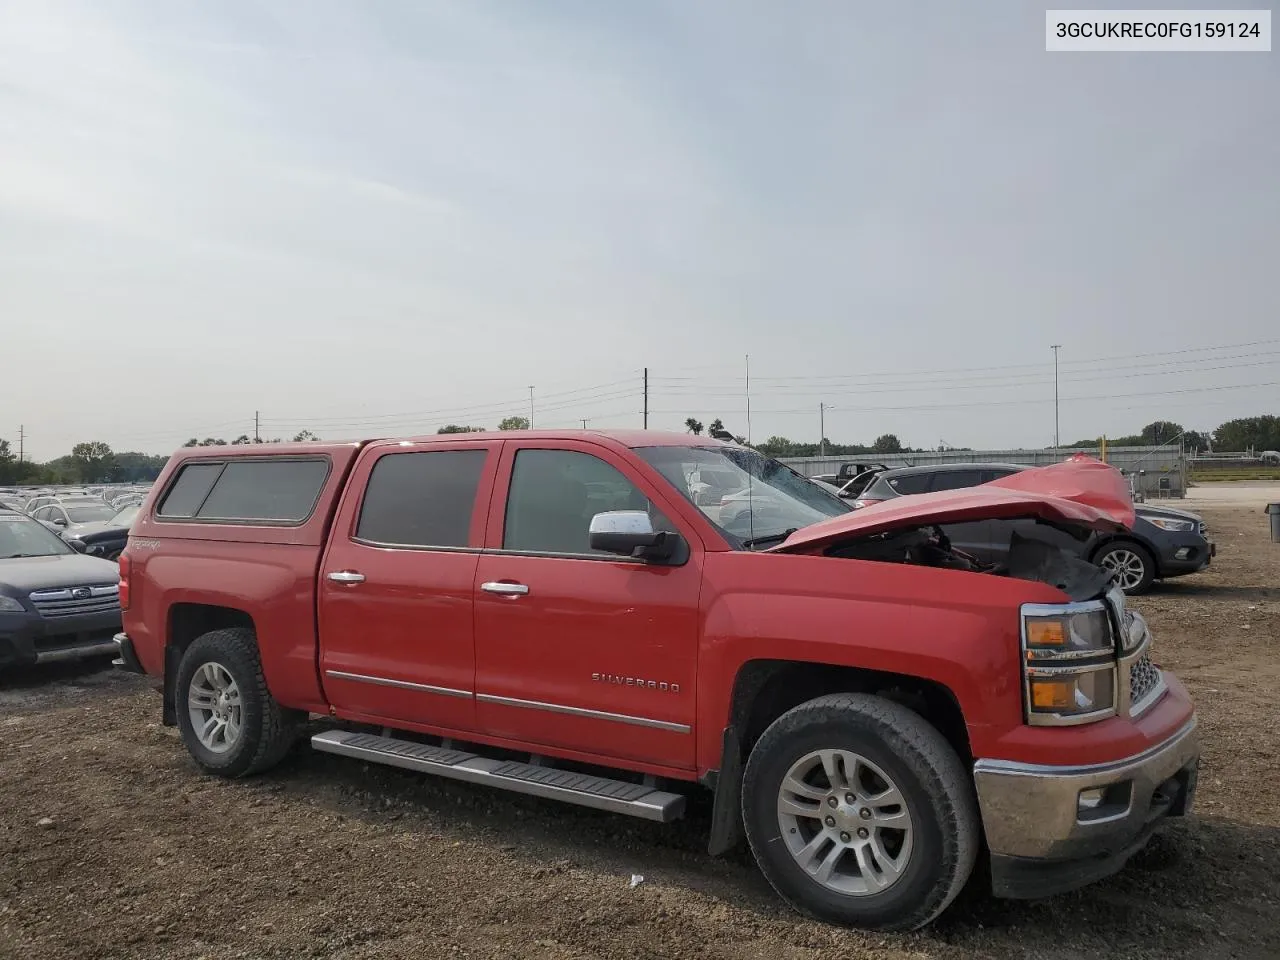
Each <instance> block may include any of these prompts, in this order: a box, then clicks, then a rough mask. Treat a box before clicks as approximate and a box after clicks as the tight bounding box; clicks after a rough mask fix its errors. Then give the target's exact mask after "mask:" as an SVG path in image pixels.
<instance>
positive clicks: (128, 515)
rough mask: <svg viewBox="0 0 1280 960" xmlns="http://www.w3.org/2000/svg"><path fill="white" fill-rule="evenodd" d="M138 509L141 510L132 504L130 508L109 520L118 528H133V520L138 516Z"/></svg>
mask: <svg viewBox="0 0 1280 960" xmlns="http://www.w3.org/2000/svg"><path fill="white" fill-rule="evenodd" d="M139 509H141V508H140V507H139V506H138V505H137V504H134V505H133V506H130V507H125V508H124V509H122V510H121V511H120V512H119V513H117V514H116V515H115V516H114V517H112V518H111V522H112V523H114V524H116V525H117V526H120V527H131V526H133V520H134V518H135V517H137V515H138V510H139Z"/></svg>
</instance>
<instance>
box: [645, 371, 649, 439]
mask: <svg viewBox="0 0 1280 960" xmlns="http://www.w3.org/2000/svg"><path fill="white" fill-rule="evenodd" d="M644 428H645V429H646V430H648V429H649V368H648V367H645V368H644Z"/></svg>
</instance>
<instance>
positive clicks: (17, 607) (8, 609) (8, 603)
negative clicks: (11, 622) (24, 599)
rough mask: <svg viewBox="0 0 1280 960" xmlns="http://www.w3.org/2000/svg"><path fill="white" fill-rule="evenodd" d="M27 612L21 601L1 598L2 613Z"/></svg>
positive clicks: (0, 610)
mask: <svg viewBox="0 0 1280 960" xmlns="http://www.w3.org/2000/svg"><path fill="white" fill-rule="evenodd" d="M26 610H27V608H26V607H24V606H23V605H22V603H21V601H19V600H15V599H14V598H13V597H0V613H25V612H26Z"/></svg>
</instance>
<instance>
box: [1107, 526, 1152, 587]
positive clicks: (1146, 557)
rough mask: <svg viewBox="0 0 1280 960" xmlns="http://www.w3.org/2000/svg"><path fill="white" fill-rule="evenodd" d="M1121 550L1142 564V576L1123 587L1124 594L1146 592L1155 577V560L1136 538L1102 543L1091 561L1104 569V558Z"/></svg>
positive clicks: (1114, 555) (1115, 555)
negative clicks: (1129, 585) (1133, 583)
mask: <svg viewBox="0 0 1280 960" xmlns="http://www.w3.org/2000/svg"><path fill="white" fill-rule="evenodd" d="M1122 552H1123V553H1126V554H1128V556H1130V557H1132V558H1134V560H1135V561H1136V562H1138V563H1140V564H1142V576H1141V577H1139V578H1138V581H1137V583H1136V584H1135V585H1134V586H1131V587H1124V588H1123V589H1124V592H1125V595H1126V596H1130V597H1136V596H1139V595H1140V594H1144V593H1146V592H1147V591H1148V590H1150V589H1151V584H1152V583H1154V582H1155V579H1156V561H1155V558H1154V557H1153V556H1151V551H1150V550H1148V549H1147V548H1146V547H1144V546H1143V545H1142V544H1140V543H1138V542H1137V541H1136V540H1112V541H1111V542H1109V543H1106V544H1104V545H1103V547H1102V549H1101V550H1099V551H1098V552H1097V553H1095V554H1094V555H1093V562H1094V564H1095V565H1097V566H1099V567H1104V569H1105V565H1104V560H1105V558H1107V557H1109V556H1111V557H1118V556H1119V555H1120V554H1121V553H1122Z"/></svg>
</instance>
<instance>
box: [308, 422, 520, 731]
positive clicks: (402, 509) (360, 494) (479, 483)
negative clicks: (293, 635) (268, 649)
mask: <svg viewBox="0 0 1280 960" xmlns="http://www.w3.org/2000/svg"><path fill="white" fill-rule="evenodd" d="M500 448H501V442H500V441H497V440H493V441H478V442H477V441H458V442H456V443H428V444H417V445H414V444H411V443H405V444H399V443H394V444H393V443H386V444H379V445H376V446H374V447H371V448H369V450H368V451H366V453H365V454H364V455H363V457H362V458H361V460H360V462H359V463H357V464H356V467H355V470H354V472H353V474H352V478H351V481H350V483H349V485H348V488H347V494H346V497H345V499H344V501H343V503H342V505H341V507H340V508H339V512H338V515H337V517H336V519H335V521H334V525H333V532H332V534H331V538H330V545H329V548H328V551H327V553H326V555H325V557H324V561H323V563H322V564H321V570H320V580H319V588H318V593H319V613H320V666H321V681H322V682H323V684H324V689H325V692H326V695H327V697H328V699H329V701H330V702H331V703H332V704H333V705H334V706H335V707H337V708H338V709H339V710H340V711H341V712H342V713H343V715H344V716H352V717H356V718H359V717H366V718H369V719H372V720H389V721H404V722H407V723H410V724H415V725H419V726H425V727H435V728H442V729H456V730H472V729H475V700H474V682H475V640H474V632H473V623H472V617H473V606H474V604H473V598H472V590H473V584H474V581H475V572H476V565H477V562H478V561H479V556H480V548H481V546H482V544H483V538H484V526H485V517H486V507H487V505H488V497H489V493H490V490H491V489H492V487H493V477H494V471H495V469H496V466H497V461H498V450H499V449H500Z"/></svg>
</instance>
